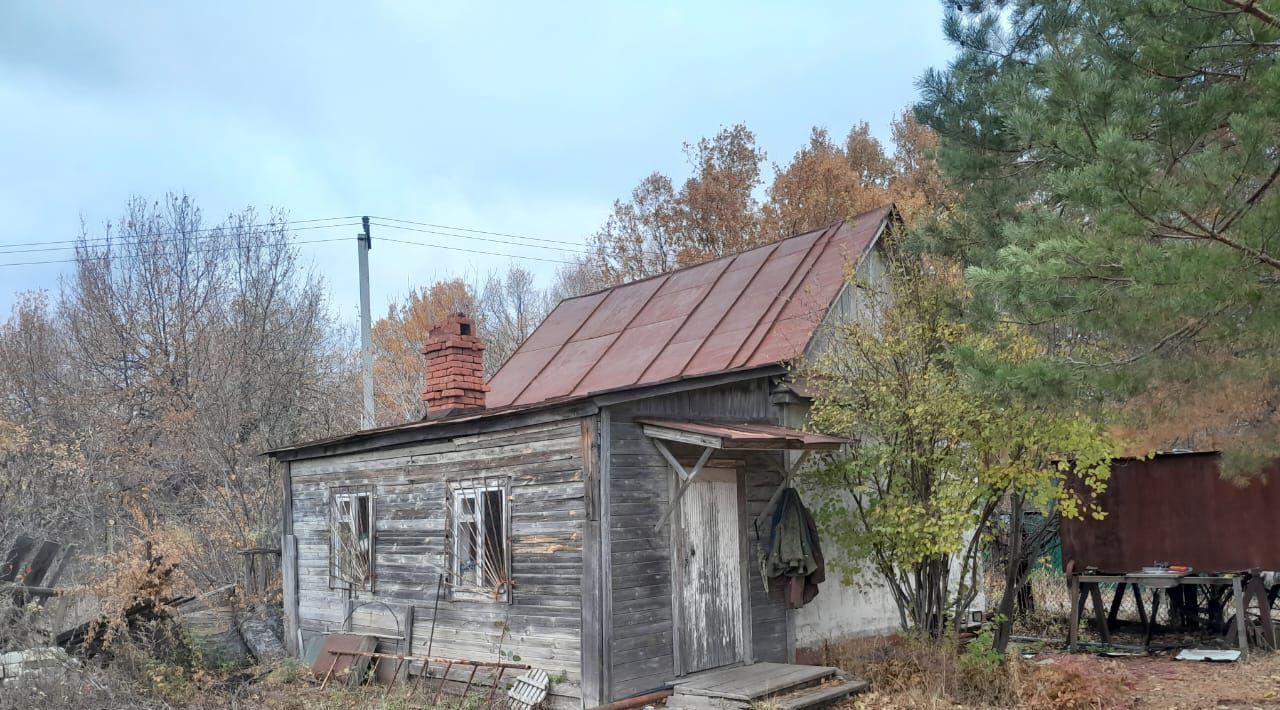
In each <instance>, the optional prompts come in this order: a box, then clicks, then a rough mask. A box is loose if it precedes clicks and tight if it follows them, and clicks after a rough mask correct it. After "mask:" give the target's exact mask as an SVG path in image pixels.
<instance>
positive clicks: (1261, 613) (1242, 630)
mask: <svg viewBox="0 0 1280 710" xmlns="http://www.w3.org/2000/svg"><path fill="white" fill-rule="evenodd" d="M1103 584H1114V585H1116V587H1115V595H1114V596H1113V597H1112V599H1111V605H1110V608H1109V609H1108V610H1107V611H1106V612H1103V609H1102V606H1103V602H1102V589H1101V587H1100V585H1103ZM1067 585H1068V587H1069V589H1070V601H1071V607H1070V608H1071V609H1072V610H1073V611H1074V614H1073V615H1072V618H1071V621H1070V623H1069V624H1068V631H1067V649H1068V650H1072V649H1074V648H1075V647H1076V645H1077V644H1078V642H1079V631H1080V619H1081V617H1082V616H1083V614H1084V607H1085V603H1086V602H1092V606H1093V618H1094V622H1095V623H1096V624H1097V627H1098V633H1099V635H1101V637H1102V642H1103V643H1111V628H1110V627H1111V625H1112V624H1114V623H1115V622H1116V615H1117V614H1118V613H1119V611H1120V605H1121V604H1122V603H1123V602H1124V595H1125V593H1126V592H1127V591H1128V590H1130V589H1132V590H1133V595H1134V599H1135V600H1136V602H1137V607H1138V620H1139V621H1140V622H1141V623H1142V627H1143V637H1142V638H1143V640H1142V647H1143V648H1144V649H1146V648H1147V647H1148V646H1149V645H1150V644H1151V634H1152V632H1153V630H1154V627H1155V623H1156V617H1157V615H1158V614H1159V612H1160V597H1161V596H1162V595H1163V596H1169V594H1170V590H1173V589H1178V588H1182V589H1184V590H1188V591H1189V592H1190V594H1191V595H1192V598H1193V599H1194V594H1195V591H1194V590H1196V589H1198V588H1199V587H1201V586H1230V587H1231V602H1232V606H1233V609H1234V611H1235V619H1236V622H1235V629H1234V630H1235V634H1236V642H1237V643H1238V645H1239V647H1240V654H1241V656H1247V655H1248V654H1249V634H1248V628H1247V626H1246V624H1245V619H1246V618H1247V616H1246V611H1247V610H1248V608H1249V605H1250V604H1251V603H1253V604H1256V606H1257V609H1258V617H1259V619H1260V620H1261V622H1262V639H1263V642H1264V643H1265V644H1267V645H1268V646H1269V647H1270V648H1272V649H1274V648H1275V647H1276V636H1275V629H1274V627H1273V626H1272V624H1271V602H1272V599H1271V598H1270V597H1269V596H1268V595H1267V589H1266V587H1265V586H1264V585H1263V583H1262V577H1261V576H1260V575H1259V574H1256V573H1249V572H1237V573H1232V574H1221V575H1217V574H1191V573H1187V574H1179V573H1172V572H1170V573H1145V572H1134V573H1128V574H1102V573H1092V572H1085V573H1081V574H1073V575H1070V576H1068V578H1067ZM1143 589H1150V590H1151V613H1150V615H1148V614H1147V609H1146V607H1145V605H1144V604H1143V600H1142V590H1143ZM1181 598H1182V599H1183V600H1184V601H1185V599H1186V598H1187V594H1186V593H1185V592H1184V593H1181ZM1171 603H1172V602H1171ZM1184 613H1185V606H1184Z"/></svg>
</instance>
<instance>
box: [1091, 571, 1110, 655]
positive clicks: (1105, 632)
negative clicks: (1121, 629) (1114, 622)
mask: <svg viewBox="0 0 1280 710" xmlns="http://www.w3.org/2000/svg"><path fill="white" fill-rule="evenodd" d="M1089 600H1090V601H1092V602H1093V619H1094V621H1096V622H1097V623H1098V633H1099V634H1101V635H1102V642H1103V643H1111V629H1108V628H1107V617H1106V615H1105V614H1104V613H1103V611H1102V591H1101V590H1100V589H1098V584H1097V583H1096V582H1094V583H1091V584H1090V585H1089Z"/></svg>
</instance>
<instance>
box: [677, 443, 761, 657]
mask: <svg viewBox="0 0 1280 710" xmlns="http://www.w3.org/2000/svg"><path fill="white" fill-rule="evenodd" d="M682 458H683V457H682ZM682 463H683V462H682ZM703 468H704V469H708V468H709V469H729V470H732V471H733V472H734V480H735V481H736V482H737V498H738V511H737V512H738V586H739V588H740V591H741V594H742V603H741V608H742V619H741V633H740V634H739V635H738V660H737V661H735V662H733V663H729V664H726V665H724V666H720V667H721V668H731V667H734V666H746V665H751V664H752V663H754V658H753V656H752V653H751V649H752V638H751V587H750V583H751V558H750V553H751V548H750V545H749V544H748V540H747V531H748V529H749V528H748V521H747V477H746V475H745V466H744V464H743V462H742V461H740V460H725V459H716V458H714V457H713V458H711V459H709V460H708V461H707V462H706V463H705V464H704V465H703ZM666 470H667V483H668V486H669V489H668V490H669V493H668V498H667V499H668V500H670V499H671V497H672V496H674V495H675V492H676V490H678V489H679V487H680V480H679V477H678V476H677V475H676V472H675V469H673V468H671V466H667V467H666ZM697 483H698V481H696V480H695V481H694V482H693V484H692V485H696V484H697ZM667 530H668V531H669V533H668V536H667V538H668V539H667V555H668V559H669V560H670V562H671V657H672V665H673V666H674V667H673V669H672V670H673V672H674V673H675V677H677V678H680V677H682V676H685V675H688V674H689V671H688V669H687V667H686V660H687V659H685V658H683V657H682V656H683V654H682V653H681V651H680V646H681V644H680V642H681V640H682V636H681V633H682V631H683V629H684V628H685V625H684V619H683V618H681V617H682V610H681V602H680V590H681V588H682V584H683V581H684V580H683V575H684V570H683V567H682V565H680V564H679V547H680V545H679V543H680V541H681V537H682V536H683V535H684V513H683V512H681V509H680V505H679V503H678V502H677V504H676V509H675V510H673V511H672V512H671V519H670V524H669V525H668V526H667ZM704 670H711V669H704Z"/></svg>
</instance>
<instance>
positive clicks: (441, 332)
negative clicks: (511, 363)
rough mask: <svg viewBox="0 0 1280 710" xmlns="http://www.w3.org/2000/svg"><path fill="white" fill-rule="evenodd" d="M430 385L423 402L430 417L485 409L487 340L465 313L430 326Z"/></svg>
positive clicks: (426, 388)
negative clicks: (481, 338) (481, 336)
mask: <svg viewBox="0 0 1280 710" xmlns="http://www.w3.org/2000/svg"><path fill="white" fill-rule="evenodd" d="M422 354H423V355H425V356H426V358H427V386H426V387H425V388H424V389H423V390H422V401H423V403H425V404H426V405H427V418H428V419H434V418H436V417H443V416H447V415H450V414H457V413H459V412H462V411H465V410H468V409H484V393H485V392H488V391H489V386H488V385H486V384H485V383H484V342H483V341H482V340H480V338H478V337H476V325H475V321H473V320H472V319H470V318H468V317H467V316H466V314H464V313H454V314H452V315H450V316H449V317H448V318H447V319H446V320H445V322H444V323H442V324H440V325H438V326H436V327H434V328H432V329H431V332H430V333H429V334H428V336H427V346H426V348H425V349H424V350H423V351H422Z"/></svg>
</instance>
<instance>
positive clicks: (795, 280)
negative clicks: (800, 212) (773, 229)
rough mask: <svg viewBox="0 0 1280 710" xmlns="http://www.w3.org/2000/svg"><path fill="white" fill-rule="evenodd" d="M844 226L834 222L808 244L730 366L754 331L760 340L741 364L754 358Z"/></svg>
mask: <svg viewBox="0 0 1280 710" xmlns="http://www.w3.org/2000/svg"><path fill="white" fill-rule="evenodd" d="M844 224H845V223H844V220H840V221H839V222H836V223H835V224H833V225H831V226H829V227H827V229H826V231H825V232H824V233H822V234H819V235H818V238H817V239H815V240H813V244H810V245H809V248H808V249H806V250H805V252H804V257H803V258H802V259H800V262H799V263H798V264H796V268H795V269H794V270H793V271H792V272H791V275H790V276H789V277H787V283H786V284H785V285H784V286H783V288H781V289H778V293H777V294H775V295H774V297H773V301H771V302H770V303H769V308H768V309H766V310H765V315H764V317H762V318H761V319H760V320H759V322H757V323H756V327H755V328H753V329H752V330H751V334H750V335H748V336H747V337H746V338H745V339H744V340H743V341H742V344H741V345H739V346H738V349H737V350H735V351H734V353H733V357H732V358H730V359H729V364H730V366H733V365H735V364H736V363H737V362H738V356H739V355H740V354H741V353H742V349H743V348H745V347H746V346H747V343H749V342H751V339H752V338H754V337H755V334H756V331H757V330H759V331H760V338H759V339H758V340H756V342H755V345H753V346H751V352H750V353H748V354H747V357H746V359H745V360H743V362H749V361H750V360H751V358H753V357H755V354H756V351H758V350H759V349H760V344H761V343H763V342H764V341H765V338H767V337H768V336H769V331H771V330H773V328H774V326H775V325H776V323H777V319H778V317H779V316H781V315H782V310H783V308H785V307H786V304H787V303H789V302H790V301H791V296H792V295H794V294H795V292H796V289H798V288H800V284H802V283H804V275H805V274H807V273H808V272H809V269H812V268H813V265H814V263H815V262H816V261H817V260H818V258H819V257H820V256H821V255H822V253H823V252H824V251H826V249H827V246H829V245H830V244H831V242H832V241H834V240H835V235H837V234H839V233H840V230H841V229H842V228H843V227H844ZM819 244H821V245H822V246H821V248H818V245H819ZM788 287H790V288H788ZM784 290H785V291H786V292H787V294H786V296H785V297H784V296H783V291H784ZM775 306H776V307H777V310H776V311H775V310H774V308H775ZM770 313H772V314H773V317H772V318H770V317H769V314H770Z"/></svg>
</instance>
